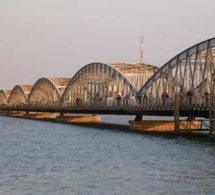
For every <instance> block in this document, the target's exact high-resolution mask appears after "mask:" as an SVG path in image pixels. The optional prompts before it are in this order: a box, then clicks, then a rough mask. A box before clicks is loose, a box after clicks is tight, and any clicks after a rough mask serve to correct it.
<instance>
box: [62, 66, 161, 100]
mask: <svg viewBox="0 0 215 195" xmlns="http://www.w3.org/2000/svg"><path fill="white" fill-rule="evenodd" d="M157 70H158V68H157V67H156V66H152V65H148V64H126V63H114V64H107V63H106V64H105V63H91V64H88V65H86V66H84V67H83V68H81V69H80V70H79V71H78V72H77V73H76V74H75V75H74V77H73V78H72V79H71V81H70V82H69V84H68V86H67V88H66V89H65V92H64V94H63V95H62V98H61V102H69V103H72V104H75V102H76V101H77V99H78V100H82V101H83V102H85V101H86V100H87V99H88V98H89V99H90V100H91V101H98V100H99V99H103V98H108V97H112V98H113V99H115V98H116V97H117V96H118V95H121V96H123V97H127V98H130V97H131V96H132V95H135V96H136V94H137V93H138V91H139V89H140V87H141V86H142V85H143V84H144V83H145V82H146V81H147V80H148V79H149V78H150V77H151V76H152V75H153V74H154V73H155V72H156V71H157Z"/></svg>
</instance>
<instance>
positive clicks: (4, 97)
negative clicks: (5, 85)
mask: <svg viewBox="0 0 215 195" xmlns="http://www.w3.org/2000/svg"><path fill="white" fill-rule="evenodd" d="M10 93H11V90H8V89H6V90H0V105H1V104H7V103H8V100H9V97H10Z"/></svg>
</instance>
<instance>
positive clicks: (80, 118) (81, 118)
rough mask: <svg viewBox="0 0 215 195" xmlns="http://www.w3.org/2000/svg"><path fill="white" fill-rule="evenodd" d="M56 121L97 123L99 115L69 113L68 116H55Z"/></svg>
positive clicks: (99, 119) (99, 118)
mask: <svg viewBox="0 0 215 195" xmlns="http://www.w3.org/2000/svg"><path fill="white" fill-rule="evenodd" d="M56 121H57V122H62V123H99V122H101V116H99V115H91V116H90V115H69V116H61V115H60V116H57V117H56Z"/></svg>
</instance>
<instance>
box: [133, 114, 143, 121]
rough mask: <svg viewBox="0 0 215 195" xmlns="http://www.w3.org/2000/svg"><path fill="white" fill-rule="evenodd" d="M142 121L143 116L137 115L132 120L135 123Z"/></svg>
mask: <svg viewBox="0 0 215 195" xmlns="http://www.w3.org/2000/svg"><path fill="white" fill-rule="evenodd" d="M142 119H143V115H141V114H137V115H136V117H135V119H134V120H135V121H142Z"/></svg>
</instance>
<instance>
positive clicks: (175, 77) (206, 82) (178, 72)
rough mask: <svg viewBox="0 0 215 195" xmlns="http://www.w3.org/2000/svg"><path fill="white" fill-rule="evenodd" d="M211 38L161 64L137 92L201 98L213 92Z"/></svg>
mask: <svg viewBox="0 0 215 195" xmlns="http://www.w3.org/2000/svg"><path fill="white" fill-rule="evenodd" d="M214 73H215V38H211V39H208V40H206V41H203V42H200V43H198V44H196V45H194V46H192V47H190V48H188V49H186V50H184V51H182V52H181V53H179V54H178V55H176V56H175V57H174V58H172V59H171V60H169V61H168V62H167V63H165V64H164V65H163V66H162V67H161V68H160V69H159V70H158V71H157V72H156V73H155V74H154V75H153V76H152V77H151V78H150V79H149V80H148V81H147V82H146V83H145V84H144V85H143V86H142V88H141V89H140V93H141V94H144V93H145V92H146V93H149V92H153V94H154V95H155V96H156V97H160V96H161V95H162V93H163V92H168V93H169V95H170V96H174V95H175V94H181V93H182V94H186V93H187V92H188V91H191V93H192V94H196V95H200V96H202V95H204V93H205V92H208V93H212V92H214V75H215V74H214Z"/></svg>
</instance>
